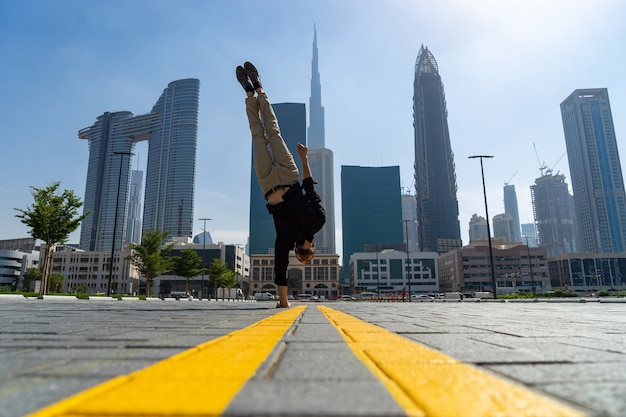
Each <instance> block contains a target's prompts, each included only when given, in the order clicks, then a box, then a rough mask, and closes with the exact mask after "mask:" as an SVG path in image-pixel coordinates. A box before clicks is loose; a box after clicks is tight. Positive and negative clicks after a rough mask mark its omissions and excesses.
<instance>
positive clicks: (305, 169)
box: [297, 143, 311, 180]
mask: <svg viewBox="0 0 626 417" xmlns="http://www.w3.org/2000/svg"><path fill="white" fill-rule="evenodd" d="M297 150H298V156H299V157H300V161H302V180H304V179H305V178H311V167H310V166H309V148H307V147H306V146H304V145H303V144H301V143H298V149H297Z"/></svg>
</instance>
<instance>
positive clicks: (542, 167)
mask: <svg viewBox="0 0 626 417" xmlns="http://www.w3.org/2000/svg"><path fill="white" fill-rule="evenodd" d="M533 148H535V155H537V162H538V163H539V172H541V176H542V177H543V176H544V173H543V171H544V170H545V171H546V174H545V175H550V174H552V170H551V169H549V168H548V167H547V166H546V163H545V162H541V159H540V158H539V152H537V147H536V146H535V142H533Z"/></svg>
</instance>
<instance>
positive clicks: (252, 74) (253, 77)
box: [243, 62, 263, 90]
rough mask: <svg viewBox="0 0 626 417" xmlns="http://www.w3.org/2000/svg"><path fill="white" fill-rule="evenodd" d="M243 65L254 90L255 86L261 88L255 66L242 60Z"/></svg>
mask: <svg viewBox="0 0 626 417" xmlns="http://www.w3.org/2000/svg"><path fill="white" fill-rule="evenodd" d="M243 67H244V68H245V69H246V74H248V78H249V79H250V81H251V82H252V87H254V89H255V90H256V89H257V88H263V86H262V85H261V77H259V72H258V71H257V70H256V67H255V66H254V65H252V62H244V64H243Z"/></svg>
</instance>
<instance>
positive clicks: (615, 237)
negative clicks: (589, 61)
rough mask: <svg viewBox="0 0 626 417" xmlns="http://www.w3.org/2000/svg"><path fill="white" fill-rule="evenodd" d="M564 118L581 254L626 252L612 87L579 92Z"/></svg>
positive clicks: (625, 199)
mask: <svg viewBox="0 0 626 417" xmlns="http://www.w3.org/2000/svg"><path fill="white" fill-rule="evenodd" d="M561 117H562V119H563V131H564V134H565V144H566V147H567V157H568V159H569V168H570V175H571V177H572V190H573V192H574V205H575V208H576V219H577V221H578V226H579V233H580V238H581V243H582V250H583V251H584V252H593V253H610V252H624V251H625V250H626V242H625V239H626V194H625V192H624V179H623V177H622V168H621V164H620V159H619V152H618V149H617V140H616V138H615V128H614V127H613V116H612V114H611V105H610V103H609V93H608V91H607V89H606V88H597V89H584V90H575V91H574V92H573V93H572V94H571V95H570V96H569V97H567V98H566V99H565V100H564V101H563V102H562V103H561ZM539 236H540V243H541V234H540V235H539Z"/></svg>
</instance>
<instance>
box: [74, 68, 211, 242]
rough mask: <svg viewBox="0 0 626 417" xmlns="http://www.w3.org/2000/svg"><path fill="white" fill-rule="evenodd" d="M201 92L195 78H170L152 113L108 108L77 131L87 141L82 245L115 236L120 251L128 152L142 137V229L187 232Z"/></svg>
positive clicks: (124, 227)
mask: <svg viewBox="0 0 626 417" xmlns="http://www.w3.org/2000/svg"><path fill="white" fill-rule="evenodd" d="M199 92H200V81H199V80H197V79H184V80H178V81H172V82H171V83H169V85H168V87H167V88H166V89H165V90H164V91H163V94H162V95H161V98H159V100H158V101H157V103H156V104H155V106H154V107H153V108H152V111H151V112H150V113H148V114H144V115H140V116H134V115H133V113H131V112H129V111H120V112H113V113H110V112H106V113H104V114H102V115H101V116H98V117H97V118H96V122H95V123H94V124H93V125H92V126H90V127H87V128H84V129H81V130H80V131H79V132H78V137H79V138H80V139H85V140H88V141H89V165H88V166H89V168H88V170H87V180H86V185H85V200H84V206H83V207H84V211H85V212H89V213H90V214H89V215H88V216H87V218H86V219H85V221H84V222H83V224H82V226H81V233H80V247H81V248H82V249H84V250H91V251H102V250H110V249H111V248H112V247H113V235H115V249H116V250H119V249H120V248H121V244H122V242H124V241H125V240H126V230H127V222H126V218H127V214H128V202H129V194H130V180H131V179H130V174H131V168H130V166H131V155H132V150H133V148H134V146H135V143H137V142H139V141H143V140H147V141H148V166H147V173H146V194H145V198H144V207H145V208H144V215H143V230H144V231H145V230H153V229H154V230H162V231H169V232H170V233H171V234H172V235H174V236H189V237H191V233H192V221H193V218H192V217H193V195H194V177H195V157H196V137H197V126H198V102H199ZM115 213H117V218H116V216H115ZM115 226H116V227H115ZM115 228H116V229H117V231H116V232H114V229H115Z"/></svg>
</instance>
